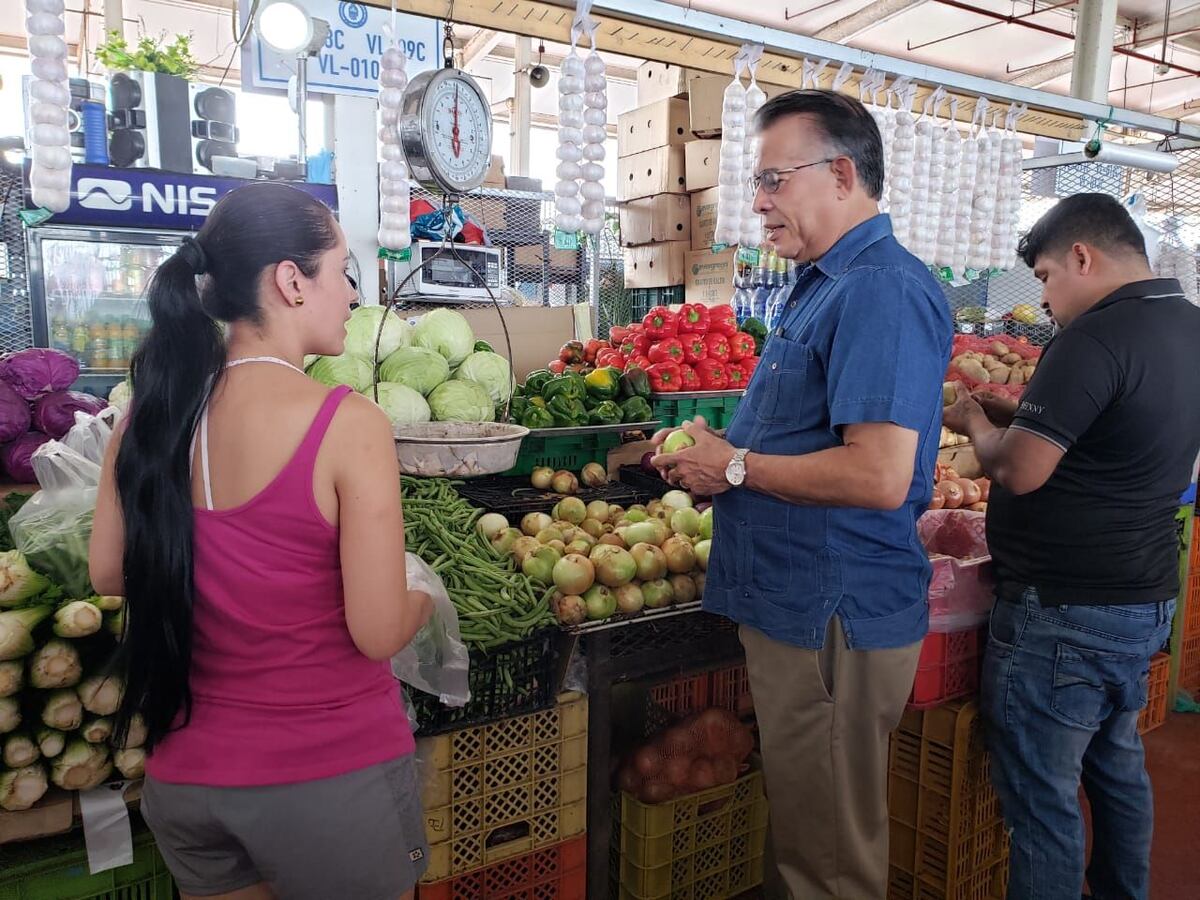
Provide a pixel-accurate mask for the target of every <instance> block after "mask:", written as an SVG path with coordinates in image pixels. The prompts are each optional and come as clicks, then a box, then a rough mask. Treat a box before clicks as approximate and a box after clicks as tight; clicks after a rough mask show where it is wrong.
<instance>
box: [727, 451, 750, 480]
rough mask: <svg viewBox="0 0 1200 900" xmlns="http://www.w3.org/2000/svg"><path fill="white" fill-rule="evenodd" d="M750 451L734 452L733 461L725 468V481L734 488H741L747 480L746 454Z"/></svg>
mask: <svg viewBox="0 0 1200 900" xmlns="http://www.w3.org/2000/svg"><path fill="white" fill-rule="evenodd" d="M749 452H750V451H749V450H734V451H733V459H731V460H730V461H729V465H727V466H726V467H725V480H726V481H728V482H729V483H730V484H732V485H733V486H734V487H741V485H742V482H743V481H745V480H746V454H747V453H749Z"/></svg>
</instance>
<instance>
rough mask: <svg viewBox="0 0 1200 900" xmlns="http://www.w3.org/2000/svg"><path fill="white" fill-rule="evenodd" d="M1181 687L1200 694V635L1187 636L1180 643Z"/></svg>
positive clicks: (1191, 692) (1190, 692)
mask: <svg viewBox="0 0 1200 900" xmlns="http://www.w3.org/2000/svg"><path fill="white" fill-rule="evenodd" d="M1179 687H1180V688H1181V689H1182V690H1185V691H1187V692H1188V693H1189V694H1200V633H1196V634H1191V635H1189V634H1185V635H1184V636H1183V640H1181V641H1180V643H1179Z"/></svg>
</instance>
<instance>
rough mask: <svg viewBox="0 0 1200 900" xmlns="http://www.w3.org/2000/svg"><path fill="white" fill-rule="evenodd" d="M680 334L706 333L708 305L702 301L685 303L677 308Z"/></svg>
mask: <svg viewBox="0 0 1200 900" xmlns="http://www.w3.org/2000/svg"><path fill="white" fill-rule="evenodd" d="M679 333H680V334H708V307H707V306H705V305H704V304H703V303H685V304H683V307H682V308H681V309H680V310H679Z"/></svg>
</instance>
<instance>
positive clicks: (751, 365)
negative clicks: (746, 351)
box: [738, 356, 758, 384]
mask: <svg viewBox="0 0 1200 900" xmlns="http://www.w3.org/2000/svg"><path fill="white" fill-rule="evenodd" d="M757 366H758V357H757V356H747V357H746V358H745V359H743V360H741V361H740V362H738V368H739V369H741V370H742V371H743V372H745V373H746V383H747V384H749V383H750V377H751V376H752V375H753V374H754V369H755V367H757Z"/></svg>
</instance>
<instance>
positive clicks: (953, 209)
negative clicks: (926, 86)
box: [933, 113, 963, 269]
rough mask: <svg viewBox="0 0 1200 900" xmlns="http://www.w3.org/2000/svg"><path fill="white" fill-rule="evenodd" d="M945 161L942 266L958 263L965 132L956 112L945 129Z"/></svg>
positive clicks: (938, 252) (938, 258)
mask: <svg viewBox="0 0 1200 900" xmlns="http://www.w3.org/2000/svg"><path fill="white" fill-rule="evenodd" d="M942 135H943V138H942V146H943V147H944V153H945V162H944V163H943V168H942V175H941V188H940V191H941V196H940V199H939V204H938V221H937V226H938V233H937V242H936V245H935V246H934V253H933V263H934V265H936V266H937V267H938V268H940V269H944V268H952V267H953V266H954V243H955V225H956V223H957V219H956V216H957V213H958V189H959V186H958V182H959V177H960V175H959V172H960V169H961V166H962V147H963V142H962V135H961V134H959V131H958V126H957V125H956V124H955V123H954V114H953V113H951V117H950V121H948V122H947V123H946V127H945V129H944V130H943V132H942Z"/></svg>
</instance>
